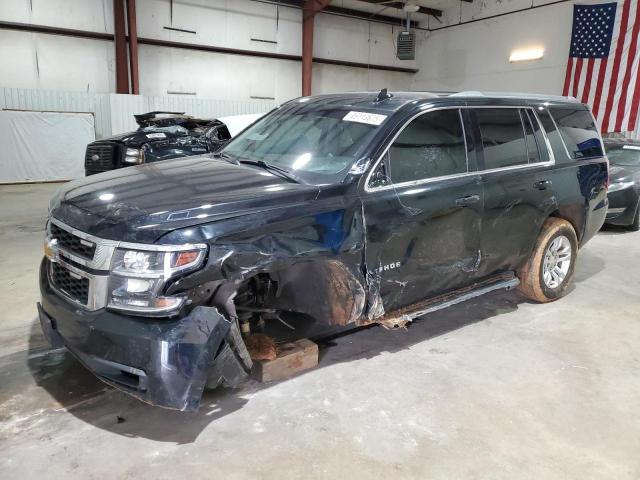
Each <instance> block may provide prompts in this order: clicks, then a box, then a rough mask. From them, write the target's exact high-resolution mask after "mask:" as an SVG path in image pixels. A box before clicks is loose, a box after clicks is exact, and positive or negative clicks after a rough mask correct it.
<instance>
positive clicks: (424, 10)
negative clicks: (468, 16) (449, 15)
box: [360, 0, 473, 17]
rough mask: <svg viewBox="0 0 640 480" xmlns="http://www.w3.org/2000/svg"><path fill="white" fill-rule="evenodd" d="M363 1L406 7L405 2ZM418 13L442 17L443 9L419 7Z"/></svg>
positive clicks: (386, 5)
mask: <svg viewBox="0 0 640 480" xmlns="http://www.w3.org/2000/svg"><path fill="white" fill-rule="evenodd" d="M360 1H361V2H365V3H371V4H373V5H379V6H381V7H390V8H400V9H401V8H402V7H404V2H389V1H388V0H360ZM463 1H471V2H472V1H473V0H463ZM416 13H422V14H424V15H431V16H432V17H441V16H442V10H438V9H436V8H428V7H418V11H417V12H416Z"/></svg>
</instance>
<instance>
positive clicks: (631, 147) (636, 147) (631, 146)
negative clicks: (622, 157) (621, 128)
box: [622, 145, 640, 150]
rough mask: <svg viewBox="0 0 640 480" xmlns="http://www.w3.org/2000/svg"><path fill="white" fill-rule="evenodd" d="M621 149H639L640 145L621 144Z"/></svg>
mask: <svg viewBox="0 0 640 480" xmlns="http://www.w3.org/2000/svg"><path fill="white" fill-rule="evenodd" d="M622 149H623V150H640V145H623V146H622Z"/></svg>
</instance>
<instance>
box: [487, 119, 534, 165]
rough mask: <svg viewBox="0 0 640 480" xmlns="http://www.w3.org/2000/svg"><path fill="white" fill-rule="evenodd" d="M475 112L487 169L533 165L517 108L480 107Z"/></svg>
mask: <svg viewBox="0 0 640 480" xmlns="http://www.w3.org/2000/svg"><path fill="white" fill-rule="evenodd" d="M475 113H476V118H477V121H478V127H479V128H480V135H481V137H482V146H483V150H484V168H485V169H486V170H491V169H494V168H503V167H510V166H513V165H525V164H527V163H529V162H528V157H527V142H526V139H525V136H524V130H523V126H522V121H521V120H520V111H519V110H518V109H517V108H479V109H476V110H475Z"/></svg>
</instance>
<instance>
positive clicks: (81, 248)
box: [50, 224, 96, 260]
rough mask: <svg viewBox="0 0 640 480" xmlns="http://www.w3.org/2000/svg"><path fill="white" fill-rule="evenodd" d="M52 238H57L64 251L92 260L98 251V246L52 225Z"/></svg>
mask: <svg viewBox="0 0 640 480" xmlns="http://www.w3.org/2000/svg"><path fill="white" fill-rule="evenodd" d="M50 228H51V236H52V237H53V238H55V239H56V240H57V242H58V245H60V247H61V248H62V249H63V250H66V251H68V252H71V253H74V254H76V255H80V256H81V257H83V258H86V259H88V260H91V259H92V258H93V255H94V253H95V251H96V244H95V243H93V242H90V241H88V240H83V239H82V238H80V237H78V236H76V235H74V234H73V233H71V232H68V231H67V230H63V229H62V228H60V227H58V226H57V225H55V224H51V227H50Z"/></svg>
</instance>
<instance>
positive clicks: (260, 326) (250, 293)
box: [234, 274, 277, 337]
mask: <svg viewBox="0 0 640 480" xmlns="http://www.w3.org/2000/svg"><path fill="white" fill-rule="evenodd" d="M272 289H275V283H274V282H273V281H272V280H271V278H270V277H269V276H268V275H266V274H259V275H256V276H255V277H251V278H250V279H249V280H248V281H246V282H244V283H242V284H241V285H240V286H239V287H238V291H237V294H236V296H235V298H234V304H235V306H236V311H237V313H238V322H239V323H240V331H241V332H242V335H243V336H245V337H246V336H248V335H250V334H251V332H252V330H256V331H259V332H260V331H263V330H264V323H265V319H267V318H270V317H271V318H273V317H274V316H275V317H276V318H277V313H276V310H275V309H272V308H265V307H264V305H265V304H266V303H267V298H268V297H269V295H270V293H271V291H272Z"/></svg>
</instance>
